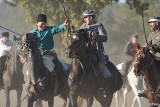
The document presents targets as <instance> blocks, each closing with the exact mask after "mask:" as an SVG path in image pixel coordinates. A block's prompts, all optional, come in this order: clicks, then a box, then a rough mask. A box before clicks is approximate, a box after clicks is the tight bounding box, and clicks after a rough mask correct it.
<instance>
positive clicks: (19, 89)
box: [16, 85, 23, 107]
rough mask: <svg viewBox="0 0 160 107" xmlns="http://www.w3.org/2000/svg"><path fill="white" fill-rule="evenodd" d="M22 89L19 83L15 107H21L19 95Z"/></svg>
mask: <svg viewBox="0 0 160 107" xmlns="http://www.w3.org/2000/svg"><path fill="white" fill-rule="evenodd" d="M22 90H23V86H22V85H21V86H20V87H18V89H17V90H16V91H17V106H16V107H21V95H22Z"/></svg>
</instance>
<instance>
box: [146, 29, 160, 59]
mask: <svg viewBox="0 0 160 107" xmlns="http://www.w3.org/2000/svg"><path fill="white" fill-rule="evenodd" d="M148 40H149V41H151V40H152V45H153V48H154V51H155V55H156V56H157V59H158V60H160V28H158V29H157V30H156V31H153V32H151V33H150V34H149V38H148Z"/></svg>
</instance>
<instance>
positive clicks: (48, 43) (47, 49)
mask: <svg viewBox="0 0 160 107" xmlns="http://www.w3.org/2000/svg"><path fill="white" fill-rule="evenodd" d="M68 23H69V22H68V20H66V21H65V22H64V23H63V24H61V25H59V26H47V16H46V15H45V14H38V15H37V23H36V27H35V28H34V29H33V30H32V31H31V32H32V33H36V34H37V36H38V46H39V48H40V50H41V53H42V55H43V56H45V55H46V54H47V55H48V56H50V57H52V58H48V57H44V59H43V61H44V64H45V66H46V67H47V68H48V70H49V72H51V74H54V70H55V69H57V65H60V66H62V63H63V66H62V67H60V68H61V70H58V71H59V72H58V73H59V75H60V76H59V75H58V78H60V79H61V80H62V81H63V82H64V84H66V83H65V82H66V81H67V79H65V78H66V75H65V72H64V70H67V68H66V66H65V65H64V64H65V63H64V61H63V60H62V59H58V58H57V55H56V53H55V51H54V49H53V48H54V41H53V37H54V36H55V34H57V33H59V32H62V31H64V30H66V27H67V25H68ZM47 55H46V56H47ZM21 60H22V62H25V61H26V57H25V56H21ZM60 61H61V62H60Z"/></svg>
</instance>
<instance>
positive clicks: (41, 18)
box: [37, 14, 47, 23]
mask: <svg viewBox="0 0 160 107" xmlns="http://www.w3.org/2000/svg"><path fill="white" fill-rule="evenodd" d="M38 22H46V23H47V16H46V15H45V14H38V15H37V23H38Z"/></svg>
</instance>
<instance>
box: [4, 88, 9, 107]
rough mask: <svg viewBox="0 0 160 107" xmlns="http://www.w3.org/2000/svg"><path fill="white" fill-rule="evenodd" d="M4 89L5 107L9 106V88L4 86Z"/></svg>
mask: <svg viewBox="0 0 160 107" xmlns="http://www.w3.org/2000/svg"><path fill="white" fill-rule="evenodd" d="M4 90H5V96H6V107H10V99H9V93H10V88H9V87H8V86H6V87H5V86H4Z"/></svg>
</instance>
